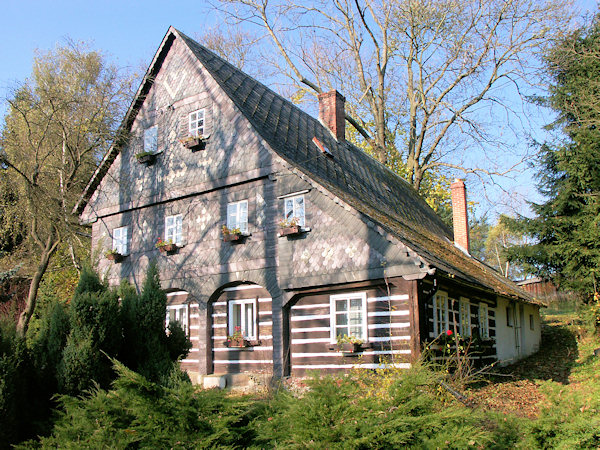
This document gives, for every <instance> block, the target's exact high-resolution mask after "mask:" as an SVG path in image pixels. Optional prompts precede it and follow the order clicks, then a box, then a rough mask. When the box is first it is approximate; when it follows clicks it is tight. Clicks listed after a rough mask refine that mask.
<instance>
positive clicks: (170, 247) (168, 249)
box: [158, 244, 178, 253]
mask: <svg viewBox="0 0 600 450" xmlns="http://www.w3.org/2000/svg"><path fill="white" fill-rule="evenodd" d="M177 248H178V247H177V244H163V245H161V246H159V247H158V249H159V250H160V252H161V253H173V252H174V251H175V250H177Z"/></svg>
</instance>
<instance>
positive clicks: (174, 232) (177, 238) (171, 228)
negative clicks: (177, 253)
mask: <svg viewBox="0 0 600 450" xmlns="http://www.w3.org/2000/svg"><path fill="white" fill-rule="evenodd" d="M182 229H183V217H182V216H181V214H177V215H176V216H167V217H166V218H165V241H166V242H168V241H169V240H171V242H173V244H177V245H178V246H180V245H181V243H182V241H183V236H182V234H183V233H182Z"/></svg>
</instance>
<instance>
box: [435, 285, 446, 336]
mask: <svg viewBox="0 0 600 450" xmlns="http://www.w3.org/2000/svg"><path fill="white" fill-rule="evenodd" d="M448 329H449V328H448V294H446V293H445V292H438V293H437V294H435V298H434V300H433V334H434V335H435V336H437V335H439V334H440V333H444V332H445V331H446V330H448Z"/></svg>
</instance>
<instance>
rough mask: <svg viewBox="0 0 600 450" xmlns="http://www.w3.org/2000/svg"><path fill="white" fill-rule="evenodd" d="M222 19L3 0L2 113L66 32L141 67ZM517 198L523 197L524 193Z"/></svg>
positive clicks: (189, 9)
mask: <svg viewBox="0 0 600 450" xmlns="http://www.w3.org/2000/svg"><path fill="white" fill-rule="evenodd" d="M577 5H578V7H579V9H580V10H581V11H582V12H585V11H588V12H593V11H595V10H596V8H597V3H596V0H579V1H577ZM219 20H220V18H219V16H218V14H217V13H215V12H214V11H212V10H211V9H210V5H209V4H208V2H207V1H205V0H196V1H192V0H172V1H170V2H169V1H160V2H159V1H156V0H146V1H144V2H141V1H133V0H120V1H114V0H96V1H85V0H78V1H76V0H53V1H49V0H48V1H42V0H38V1H33V0H20V1H14V0H0V27H1V29H2V32H3V35H4V39H2V40H1V41H0V61H2V65H1V66H0V114H1V115H2V116H4V114H5V111H6V109H5V105H4V101H3V99H4V98H5V97H7V96H9V94H10V88H11V87H14V86H15V85H16V84H17V83H18V82H20V81H23V80H24V79H25V78H26V77H28V76H29V74H30V73H31V64H32V60H33V56H34V52H35V50H36V49H40V50H42V51H45V50H48V49H51V48H53V47H54V46H56V45H57V44H61V43H64V42H65V38H67V37H68V38H70V39H73V40H75V41H85V42H87V43H89V44H90V45H91V47H92V48H94V49H98V50H102V51H103V52H104V53H105V54H107V55H108V56H109V57H110V59H111V60H112V61H113V62H114V63H115V64H116V65H117V66H120V67H131V68H133V69H135V70H138V69H139V70H142V68H145V67H146V66H147V64H148V63H149V61H150V60H151V58H152V56H153V55H154V52H155V51H156V49H157V47H158V45H159V44H160V42H161V40H162V38H163V36H164V34H165V33H166V31H167V29H168V27H169V26H170V25H173V26H174V27H176V28H178V29H179V30H181V31H183V32H184V33H186V34H188V35H190V36H192V37H194V36H195V35H196V34H202V31H203V29H205V28H206V27H211V26H214V25H215V24H216V23H218V22H219ZM540 114H542V115H541V116H540V117H539V119H538V120H535V122H538V123H540V124H543V123H547V122H548V120H547V119H548V118H547V117H544V113H543V112H542V113H540ZM547 114H548V113H547V112H546V113H545V115H547ZM531 176H532V173H530V172H526V173H524V174H522V175H519V176H518V177H517V180H515V181H514V182H508V185H507V188H508V189H509V190H511V191H516V192H520V194H521V195H522V196H524V197H525V198H528V199H535V198H536V191H535V187H534V186H533V184H532V183H531ZM471 192H473V195H472V198H474V199H476V200H480V201H481V202H482V205H483V204H487V205H488V206H485V207H484V208H482V209H485V208H487V209H490V210H493V209H494V205H493V203H494V201H492V202H489V201H486V200H485V199H483V192H481V191H479V192H478V191H477V188H475V189H474V190H471ZM499 195H500V197H503V196H505V195H504V194H503V193H500V194H499ZM495 196H496V197H497V196H498V194H497V193H496V194H495ZM497 198H498V197H497ZM516 202H517V203H519V202H520V203H522V197H521V198H520V200H516ZM490 203H492V205H491V206H489V204H490ZM498 203H499V202H498ZM496 212H498V211H496ZM521 212H524V210H522V211H521ZM493 213H494V211H492V215H493Z"/></svg>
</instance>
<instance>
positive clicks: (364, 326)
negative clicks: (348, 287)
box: [329, 292, 369, 344]
mask: <svg viewBox="0 0 600 450" xmlns="http://www.w3.org/2000/svg"><path fill="white" fill-rule="evenodd" d="M356 299H360V300H361V302H362V303H361V315H362V323H361V330H362V336H356V337H357V338H359V339H360V340H362V341H363V343H364V342H367V341H368V340H369V334H368V323H367V293H366V292H350V293H347V294H336V295H331V296H330V297H329V311H330V315H329V326H330V340H331V343H332V344H335V343H337V333H336V331H337V328H339V327H337V326H336V318H337V316H338V315H342V314H346V315H347V316H349V314H350V300H356ZM338 300H346V301H347V304H346V311H340V312H337V310H336V308H335V306H336V301H338ZM346 326H347V327H348V332H350V317H348V320H347V325H346Z"/></svg>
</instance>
